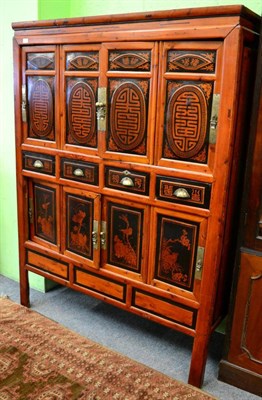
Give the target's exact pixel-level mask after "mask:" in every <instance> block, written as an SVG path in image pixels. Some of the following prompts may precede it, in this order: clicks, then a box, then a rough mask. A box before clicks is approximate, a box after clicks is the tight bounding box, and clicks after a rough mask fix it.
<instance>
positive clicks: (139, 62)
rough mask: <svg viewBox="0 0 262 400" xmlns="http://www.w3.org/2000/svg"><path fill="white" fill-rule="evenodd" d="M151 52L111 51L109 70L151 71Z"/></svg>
mask: <svg viewBox="0 0 262 400" xmlns="http://www.w3.org/2000/svg"><path fill="white" fill-rule="evenodd" d="M150 62H151V52H150V51H149V50H147V51H116V50H115V51H110V52H109V70H111V71H116V70H117V71H150Z"/></svg>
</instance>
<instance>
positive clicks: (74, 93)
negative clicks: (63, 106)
mask: <svg viewBox="0 0 262 400" xmlns="http://www.w3.org/2000/svg"><path fill="white" fill-rule="evenodd" d="M97 87H98V83H97V79H82V78H68V79H67V88H66V103H67V133H66V140H67V143H69V144H76V145H79V146H88V147H96V146H97V135H96V106H95V103H96V92H97Z"/></svg>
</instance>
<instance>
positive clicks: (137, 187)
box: [105, 167, 149, 196]
mask: <svg viewBox="0 0 262 400" xmlns="http://www.w3.org/2000/svg"><path fill="white" fill-rule="evenodd" d="M105 182H106V183H105V185H106V187H109V188H112V189H118V190H123V191H126V192H129V193H137V194H142V195H144V196H148V194H149V174H148V173H143V172H130V171H128V170H124V169H121V168H112V167H106V168H105Z"/></svg>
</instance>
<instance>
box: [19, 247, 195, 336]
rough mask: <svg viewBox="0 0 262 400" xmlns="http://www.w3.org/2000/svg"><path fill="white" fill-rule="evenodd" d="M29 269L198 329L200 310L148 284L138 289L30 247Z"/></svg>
mask: <svg viewBox="0 0 262 400" xmlns="http://www.w3.org/2000/svg"><path fill="white" fill-rule="evenodd" d="M26 258H27V259H26V265H27V266H26V268H27V269H28V270H31V271H33V272H36V273H40V274H42V275H43V276H48V277H49V278H50V279H52V278H54V280H57V281H58V282H59V283H62V284H65V285H67V286H72V287H74V288H77V287H78V288H79V289H82V290H81V291H83V292H86V293H87V294H90V295H93V296H94V297H97V298H100V299H103V300H105V301H108V302H110V303H112V304H114V303H116V302H117V303H118V304H122V308H128V309H129V310H130V311H133V312H134V313H137V314H140V315H142V316H143V317H146V318H150V319H152V320H156V321H157V320H158V319H159V318H161V319H165V320H166V324H167V325H168V326H172V325H174V324H175V325H177V324H178V325H180V326H181V328H184V329H188V330H189V331H190V330H192V331H193V329H194V328H195V323H196V315H197V309H195V308H194V307H189V306H187V305H184V304H181V303H179V302H177V301H173V300H171V299H169V298H167V297H163V296H160V295H159V294H157V293H153V292H152V290H151V291H147V290H146V287H145V288H144V289H143V288H138V287H135V286H133V285H132V284H130V283H129V284H127V283H126V280H125V279H123V280H122V281H120V280H117V279H114V278H112V277H110V278H108V277H105V276H102V275H99V271H97V272H93V271H92V272H91V271H87V270H85V269H83V268H79V267H76V266H72V265H71V264H69V263H66V262H63V261H59V260H57V259H54V258H52V257H49V256H46V255H42V254H40V253H37V252H35V251H31V250H28V251H27V257H26ZM70 267H73V273H72V274H71V276H72V278H71V282H70V278H69V275H70V273H69V270H70Z"/></svg>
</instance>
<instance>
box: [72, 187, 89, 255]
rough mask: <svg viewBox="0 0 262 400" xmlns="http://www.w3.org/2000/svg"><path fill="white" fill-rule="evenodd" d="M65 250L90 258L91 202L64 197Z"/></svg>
mask: <svg viewBox="0 0 262 400" xmlns="http://www.w3.org/2000/svg"><path fill="white" fill-rule="evenodd" d="M66 209H67V212H66V222H67V223H66V225H67V234H66V236H67V240H66V241H67V245H66V247H67V249H68V250H70V251H72V252H74V253H77V254H79V255H82V256H84V257H87V258H89V259H91V258H92V254H93V250H92V222H93V200H92V199H87V198H84V197H80V196H79V197H76V196H73V195H71V194H67V195H66Z"/></svg>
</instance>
